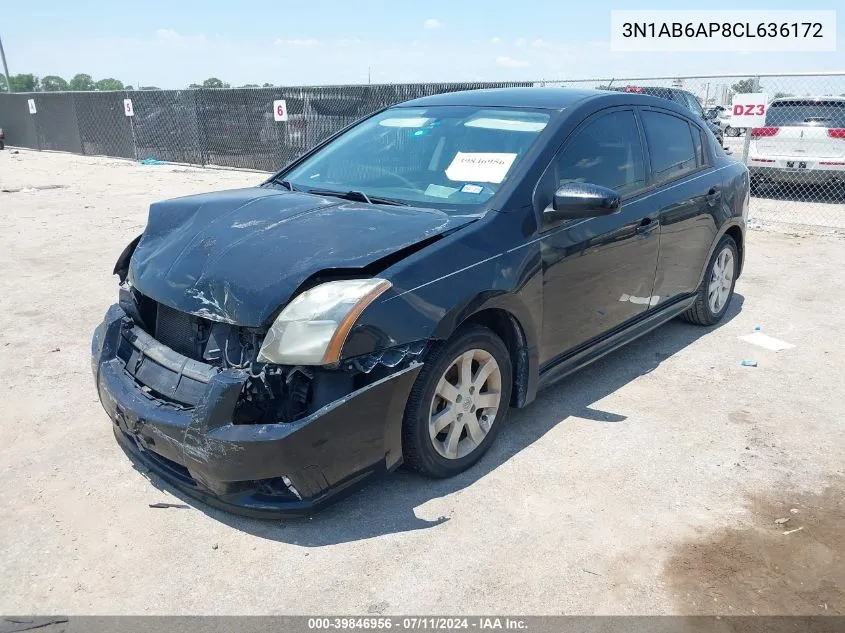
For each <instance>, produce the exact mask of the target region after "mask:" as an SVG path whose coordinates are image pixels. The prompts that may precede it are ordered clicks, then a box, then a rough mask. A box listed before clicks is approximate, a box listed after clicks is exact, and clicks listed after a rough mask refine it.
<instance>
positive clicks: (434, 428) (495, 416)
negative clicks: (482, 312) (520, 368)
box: [402, 325, 513, 477]
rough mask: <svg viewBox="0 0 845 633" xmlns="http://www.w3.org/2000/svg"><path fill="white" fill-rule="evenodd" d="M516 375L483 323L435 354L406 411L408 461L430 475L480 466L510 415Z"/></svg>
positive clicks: (404, 436)
mask: <svg viewBox="0 0 845 633" xmlns="http://www.w3.org/2000/svg"><path fill="white" fill-rule="evenodd" d="M512 375H513V374H512V370H511V362H510V355H509V354H508V350H507V348H506V347H505V344H504V343H503V342H502V340H501V339H500V338H499V337H498V336H496V335H495V334H494V333H493V332H492V331H490V330H488V329H487V328H485V327H482V326H479V325H474V326H470V327H468V328H465V329H461V330H459V331H458V332H457V333H456V334H455V335H454V336H453V337H452V339H450V340H449V341H448V342H447V343H446V344H445V345H443V346H441V347H439V348H436V349H435V350H433V351H432V353H431V354H430V355H429V357H428V358H427V359H426V363H425V366H424V367H423V369H422V371H420V374H419V376H417V381H416V383H415V384H414V387H413V389H412V390H411V395H410V397H409V398H408V404H407V406H406V408H405V420H404V422H403V426H402V449H403V453H404V456H405V463H406V464H407V465H408V466H409V467H411V468H413V469H414V470H417V471H419V472H421V473H424V474H426V475H429V476H431V477H451V476H452V475H457V474H458V473H460V472H463V471H464V470H466V469H467V468H469V467H470V466H472V465H473V464H474V463H475V462H477V461H478V460H479V459H480V458H481V456H482V455H483V454H484V453H485V452H486V451H487V449H488V448H489V447H490V445H491V443H492V442H493V439H494V438H495V436H496V434H497V433H498V432H499V429H500V428H501V426H502V424H503V422H504V419H505V416H506V415H507V412H508V406H509V403H510V397H511V389H512Z"/></svg>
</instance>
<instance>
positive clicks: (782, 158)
mask: <svg viewBox="0 0 845 633" xmlns="http://www.w3.org/2000/svg"><path fill="white" fill-rule="evenodd" d="M513 86H561V87H580V88H604V89H611V90H624V91H630V92H644V93H649V92H650V93H652V94H656V95H658V96H661V97H664V98H671V99H673V100H676V101H680V102H681V103H682V104H684V105H687V106H688V107H691V108H693V109H700V111H701V113H702V114H703V115H704V116H705V117H709V118H710V120H712V122H713V123H714V125H716V126H718V128H719V129H720V130H721V132H722V134H723V137H724V145H725V147H726V148H727V149H728V151H730V152H731V153H732V154H733V155H734V156H735V157H737V158H739V159H741V160H743V161H744V162H745V163H746V164H747V165H748V167H749V170H750V172H751V175H752V178H753V190H752V200H751V216H752V220H751V221H752V222H753V223H760V224H780V223H785V224H789V225H796V224H797V225H814V226H823V227H831V228H838V229H845V73H841V74H831V73H811V74H802V75H760V76H748V75H734V76H725V75H720V76H709V77H657V78H642V77H640V78H627V79H626V78H619V79H616V78H613V79H583V80H572V81H567V80H555V81H539V82H508V83H443V84H436V83H431V84H397V85H361V86H321V87H289V88H279V87H276V88H239V89H226V90H149V91H116V92H74V93H70V92H66V93H27V94H0V127H2V128H3V129H4V130H5V132H6V142H7V144H8V145H12V146H19V147H28V148H33V149H39V150H58V151H66V152H73V153H78V154H86V155H103V156H115V157H123V158H130V159H136V160H144V159H147V158H155V159H158V160H161V161H168V162H179V163H191V164H197V165H219V166H226V167H237V168H251V169H258V170H263V171H272V170H275V169H278V168H279V167H280V166H282V165H284V164H286V163H288V162H290V161H291V160H293V159H295V158H296V157H297V156H299V155H301V154H302V153H303V152H305V151H306V150H307V149H309V148H310V147H312V146H314V145H315V144H317V143H319V142H320V141H322V140H323V139H325V138H326V137H327V136H329V135H331V134H333V133H334V132H336V131H338V130H340V129H342V128H344V127H346V126H347V125H349V124H351V123H353V122H355V121H356V120H358V119H359V118H361V117H363V116H365V115H367V114H370V113H372V112H375V111H377V110H380V109H381V108H384V107H386V106H389V105H392V104H394V103H399V102H401V101H406V100H408V99H413V98H416V97H422V96H426V95H431V94H437V93H442V92H452V91H457V90H472V89H478V88H497V87H513ZM750 92H762V93H765V94H766V95H767V98H768V100H769V104H768V108H767V114H766V117H765V120H764V121H763V123H762V125H760V127H758V128H754V129H753V131H751V133H750V134H747V133H746V129H744V128H741V127H738V126H736V125H735V124H734V125H732V122H734V119H733V113H732V111H731V101H732V98H733V95H734V94H735V93H750ZM282 99H283V100H285V105H286V108H287V120H285V121H277V120H276V119H275V117H274V112H273V104H274V102H275V101H277V100H282ZM125 100H129V101H130V102H131V114H132V116H127V110H126V108H127V104H126V101H125ZM685 100H686V101H685ZM33 109H34V110H35V112H34V113H33V112H32V110H33Z"/></svg>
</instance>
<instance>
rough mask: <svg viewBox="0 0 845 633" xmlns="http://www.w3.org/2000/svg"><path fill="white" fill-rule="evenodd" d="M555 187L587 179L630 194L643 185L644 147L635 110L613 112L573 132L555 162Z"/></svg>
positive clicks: (595, 183) (589, 181) (586, 180)
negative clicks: (571, 137)
mask: <svg viewBox="0 0 845 633" xmlns="http://www.w3.org/2000/svg"><path fill="white" fill-rule="evenodd" d="M555 177H556V179H557V181H556V187H555V188H557V187H559V186H560V185H563V184H565V183H568V182H588V183H591V184H594V185H602V186H604V187H610V188H611V189H615V190H616V191H618V192H619V193H621V194H625V193H629V192H631V191H634V190H636V189H639V188H640V187H642V186H644V185H645V164H644V161H643V148H642V144H641V143H640V136H639V132H638V130H637V122H636V120H635V119H634V113H633V112H632V111H630V110H623V111H619V112H612V113H610V114H605V115H604V116H602V117H599V118H598V119H595V120H593V121H592V122H590V123H588V124H587V125H586V126H585V127H584V128H582V129H581V130H579V131H578V132H576V135H575V137H574V138H573V139H572V140H571V141H570V142H569V143H568V144H567V146H566V148H565V149H564V150H563V152H562V153H561V154H560V155H559V156H558V158H557V160H556V163H555Z"/></svg>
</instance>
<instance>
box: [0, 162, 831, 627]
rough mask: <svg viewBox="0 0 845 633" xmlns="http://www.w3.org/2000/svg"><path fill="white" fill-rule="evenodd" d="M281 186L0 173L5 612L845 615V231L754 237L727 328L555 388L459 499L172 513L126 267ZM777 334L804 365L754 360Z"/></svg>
mask: <svg viewBox="0 0 845 633" xmlns="http://www.w3.org/2000/svg"><path fill="white" fill-rule="evenodd" d="M260 178H261V176H260V175H259V174H254V173H247V172H227V171H216V170H202V169H196V168H187V167H175V166H157V167H143V166H140V165H137V164H132V163H129V162H124V161H119V160H112V159H94V158H83V157H75V156H68V155H61V154H49V153H44V154H39V153H36V152H29V151H21V152H20V153H18V154H12V153H11V152H8V151H6V152H2V153H0V189H20V191H16V192H11V193H0V210H2V213H0V270H2V278H0V297H2V303H0V305H2V308H3V309H2V310H0V349H2V356H0V401H1V402H2V424H0V443H2V447H3V449H2V453H0V507H2V512H0V542H2V543H3V544H4V548H3V551H2V553H0V568H2V569H3V572H4V573H3V575H2V579H0V611H2V612H5V613H21V612H35V613H51V612H61V613H69V614H88V613H95V614H126V613H139V614H140V613H156V614H177V613H179V614H188V613H217V614H220V613H225V614H241V613H243V614H247V613H249V614H252V613H266V612H270V613H300V614H301V613H327V612H328V613H362V614H367V613H370V614H377V613H441V614H443V613H467V614H485V613H486V614H489V613H524V614H557V613H578V614H596V613H606V614H611V613H612V614H647V613H686V614H690V613H731V614H739V613H747V614H751V613H758V614H761V613H803V614H815V613H826V614H845V593H844V592H845V560H843V554H845V460H843V450H842V447H843V446H845V422H843V420H845V417H844V416H843V409H845V407H843V396H845V381H843V380H842V376H843V370H842V367H843V365H845V345H843V342H842V338H841V333H842V332H843V331H845V312H843V311H842V309H841V306H842V297H843V296H845V282H844V281H843V276H842V274H841V270H842V264H843V262H845V240H843V239H842V237H840V236H835V235H834V236H818V235H816V236H809V235H800V236H796V235H784V234H775V233H769V232H765V231H759V230H757V231H751V232H750V233H749V238H748V258H747V262H746V272H745V274H744V276H743V277H742V278H741V280H740V281H739V283H738V285H737V293H738V295H737V297H736V298H735V303H734V304H733V305H732V309H731V312H730V315H729V318H728V319H727V320H726V321H725V322H724V323H723V324H722V325H721V326H720V327H717V328H713V329H704V328H697V327H694V326H691V325H687V324H682V323H676V322H673V323H670V324H668V325H667V326H665V327H663V328H661V329H659V330H657V331H655V332H653V333H651V334H650V335H648V336H646V337H644V338H642V339H640V340H639V341H637V342H635V343H633V344H631V345H630V346H628V347H627V348H626V349H624V350H622V351H619V352H617V353H615V354H613V355H611V356H609V357H606V358H605V359H603V360H602V361H599V362H598V363H596V364H594V365H593V366H591V367H590V368H588V369H586V370H584V371H582V372H580V373H579V374H577V375H575V376H572V377H571V378H570V379H568V380H567V381H566V382H565V383H563V384H561V385H560V386H557V387H554V388H551V389H550V390H548V391H546V392H544V393H543V394H541V396H540V398H539V399H538V401H537V402H536V403H535V404H533V405H532V406H531V407H529V408H528V409H526V410H522V411H518V412H516V413H515V415H513V416H512V417H511V420H510V422H509V425H508V427H507V428H505V429H503V432H502V433H501V435H500V436H499V438H498V440H497V444H496V445H495V446H494V447H493V449H492V450H491V452H490V453H489V454H488V455H487V456H486V457H485V458H484V459H483V460H482V462H481V463H480V464H479V465H478V466H476V467H475V468H474V469H472V470H471V471H470V472H468V473H465V474H464V475H463V476H460V477H458V478H456V479H452V480H449V481H438V482H432V481H428V480H425V479H422V478H420V477H418V476H416V475H413V474H410V473H406V472H401V471H400V472H399V473H397V474H396V475H395V476H393V477H391V478H389V479H387V480H385V481H382V482H377V483H374V484H372V485H370V486H369V487H368V488H366V489H365V490H363V491H361V492H359V493H358V494H356V495H355V496H353V497H351V498H350V499H348V500H346V501H344V502H342V503H340V504H339V505H337V506H334V507H332V508H330V509H329V510H327V511H325V512H323V513H322V514H319V515H317V516H315V517H314V518H313V519H312V520H297V521H284V522H266V521H265V522H262V521H255V520H247V519H241V518H237V517H234V516H230V515H227V514H225V513H223V512H219V511H216V510H212V509H210V508H207V507H205V506H201V505H198V504H195V503H193V502H187V503H189V507H188V508H186V509H151V508H150V507H149V505H148V504H150V503H155V502H173V503H186V502H185V501H184V500H182V499H180V498H178V497H175V496H173V495H172V494H171V493H170V492H168V491H167V490H162V489H160V488H158V487H156V485H155V484H156V482H150V481H149V480H147V479H146V478H145V477H144V476H143V475H142V474H141V473H139V472H137V471H136V470H134V469H133V468H132V466H131V465H130V463H129V460H128V459H127V458H126V456H125V455H124V454H123V452H122V451H121V450H120V449H119V448H118V446H117V444H116V443H115V441H114V438H113V436H112V433H111V429H110V423H109V421H108V419H107V418H106V415H105V414H104V413H103V411H102V409H101V408H100V405H99V403H98V401H97V397H96V394H95V390H94V385H93V380H92V376H91V370H90V362H89V337H90V334H91V331H92V330H93V328H94V326H95V325H96V324H97V323H98V321H99V320H100V319H101V317H102V315H103V313H104V311H105V310H106V308H107V307H108V305H109V304H110V303H111V302H113V301H114V300H115V298H116V295H117V292H116V291H117V288H116V281H115V278H113V277H112V276H110V271H111V268H112V266H113V264H114V260H115V259H116V257H117V255H118V253H119V252H120V251H121V249H122V248H123V246H124V244H125V243H126V242H127V241H129V240H130V239H131V238H132V237H134V236H135V235H137V234H138V233H139V232H140V230H141V228H142V226H143V224H144V220H145V215H146V207H147V205H148V204H149V203H150V202H152V201H154V200H156V199H160V198H165V197H172V196H177V195H182V194H188V193H193V192H200V191H207V190H212V189H223V188H227V187H236V186H241V185H248V184H251V183H255V182H257V181H259V180H260ZM51 186H55V187H57V188H52V189H36V188H41V187H51ZM839 211H840V212H842V213H843V214H845V209H843V208H842V207H840V208H839ZM758 324H759V325H760V326H761V327H762V329H763V332H765V333H767V334H769V335H771V336H775V337H777V338H780V339H783V340H786V341H788V342H789V343H792V344H794V345H795V347H794V348H793V349H788V350H784V351H781V352H777V353H776V352H771V351H768V350H765V349H763V348H760V347H756V346H753V345H750V344H748V343H745V342H742V341H740V340H739V339H738V337H739V336H741V335H744V334H747V333H750V332H751V331H752V330H753V328H754V326H755V325H758ZM742 359H753V360H756V361H757V362H758V366H757V367H756V368H750V367H743V366H741V365H740V361H741V360H742ZM778 519H788V521H786V522H782V521H781V522H780V523H777V522H776V520H778Z"/></svg>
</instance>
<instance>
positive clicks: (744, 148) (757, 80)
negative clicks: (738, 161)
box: [742, 76, 760, 165]
mask: <svg viewBox="0 0 845 633" xmlns="http://www.w3.org/2000/svg"><path fill="white" fill-rule="evenodd" d="M751 90H752V92H760V77H759V76H757V77H754V86H753V87H752V88H751ZM750 148H751V128H745V142H744V143H743V144H742V162H743V163H745V164H746V165H747V164H748V151H749V149H750Z"/></svg>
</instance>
